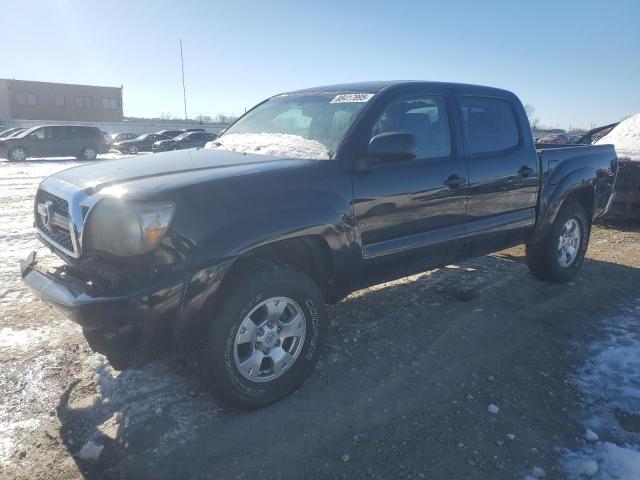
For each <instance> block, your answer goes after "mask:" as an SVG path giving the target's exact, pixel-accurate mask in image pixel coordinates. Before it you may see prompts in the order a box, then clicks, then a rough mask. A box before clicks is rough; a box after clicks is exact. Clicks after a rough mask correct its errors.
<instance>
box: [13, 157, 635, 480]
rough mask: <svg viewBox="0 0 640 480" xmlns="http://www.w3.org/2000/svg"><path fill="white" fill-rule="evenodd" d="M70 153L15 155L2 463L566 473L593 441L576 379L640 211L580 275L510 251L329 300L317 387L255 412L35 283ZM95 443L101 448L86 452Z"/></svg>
mask: <svg viewBox="0 0 640 480" xmlns="http://www.w3.org/2000/svg"><path fill="white" fill-rule="evenodd" d="M73 164H75V163H74V162H44V161H43V162H37V161H34V162H28V163H24V164H18V165H16V164H9V163H6V162H3V163H0V212H1V213H2V215H1V216H0V255H1V257H2V260H3V261H2V262H1V265H0V281H1V283H0V311H1V318H0V392H1V393H0V477H2V478H29V479H69V478H84V477H86V478H167V479H169V478H221V479H236V478H237V479H254V478H265V479H279V478H282V479H300V478H378V479H390V478H407V479H409V478H430V479H513V478H523V477H524V476H525V475H527V474H532V472H534V470H533V469H534V468H535V467H538V468H539V469H543V470H544V472H545V474H546V478H566V475H565V473H564V471H563V470H562V449H569V450H579V449H580V448H582V447H584V445H585V442H586V440H585V439H584V426H583V423H582V417H584V415H585V408H587V406H586V405H585V401H584V399H583V393H582V392H581V391H580V389H579V388H578V387H577V386H576V384H575V382H573V381H572V380H571V379H572V377H573V376H574V375H575V372H576V370H577V368H578V366H579V365H581V364H582V362H583V361H584V360H585V358H586V356H587V355H588V348H587V345H589V344H590V342H593V341H594V340H597V339H598V338H601V337H603V336H604V335H605V333H604V330H603V324H605V323H606V322H607V319H610V318H615V315H616V314H617V313H618V312H620V311H621V310H622V309H624V308H627V307H628V306H629V305H632V304H634V302H637V300H638V299H639V298H640V224H638V223H635V224H634V223H615V224H611V223H599V224H598V225H596V226H594V228H593V232H592V238H591V243H590V247H589V250H588V258H587V260H586V262H585V265H584V267H583V269H582V270H581V272H580V273H579V275H578V276H577V277H576V278H575V280H574V281H573V282H571V283H569V284H566V285H556V284H548V283H543V282H540V281H538V280H536V279H535V278H534V277H533V276H532V275H531V274H529V272H528V270H527V267H526V264H525V260H524V249H523V248H513V249H509V250H505V251H503V252H500V253H498V254H495V255H491V256H487V257H482V258H479V259H476V260H472V261H469V262H466V263H464V264H460V265H454V266H450V267H447V268H443V269H439V270H434V271H430V272H426V273H424V274H422V275H416V276H413V277H409V278H405V279H401V280H398V281H396V282H391V283H387V284H383V285H378V286H376V287H373V288H370V289H367V290H362V291H359V292H356V293H354V294H353V295H351V296H350V297H349V298H347V299H345V300H344V301H342V302H341V303H339V304H338V305H335V306H332V307H330V308H329V312H330V315H331V318H332V322H331V326H330V329H329V337H328V338H329V340H328V343H327V347H326V349H325V351H324V353H323V357H322V359H321V361H320V363H319V365H318V367H317V368H316V370H315V372H314V373H313V374H312V376H311V378H310V379H309V380H308V381H307V382H306V383H305V384H304V385H303V386H302V388H300V389H299V390H298V391H297V392H296V393H295V394H293V395H291V396H289V397H288V398H286V399H284V400H282V401H280V402H278V403H277V404H275V405H273V406H271V407H268V408H265V409H262V410H260V411H257V412H252V413H246V412H238V411H234V410H231V409H228V408H226V407H223V406H220V405H217V404H215V403H213V401H212V400H211V399H210V398H209V396H208V395H207V394H206V393H204V392H203V391H202V390H201V389H200V387H198V386H197V385H196V383H195V382H194V381H193V380H192V379H191V377H190V376H189V374H188V373H187V370H186V367H185V365H184V363H183V362H182V361H179V360H172V361H166V362H158V363H155V364H153V365H149V366H147V367H145V368H143V369H141V370H138V371H129V372H124V373H118V372H114V371H113V370H112V369H111V368H110V367H109V365H108V364H107V363H106V362H105V361H104V359H103V358H102V357H101V356H100V355H96V354H93V353H91V351H90V350H89V349H88V347H87V346H86V344H85V341H84V339H83V338H82V335H81V333H80V330H79V328H78V327H77V326H76V325H74V324H72V323H71V322H70V321H68V320H66V319H64V318H63V317H62V316H61V315H59V314H58V313H56V312H54V311H53V310H51V309H50V308H49V307H47V306H46V305H45V304H44V303H42V302H40V301H38V300H36V299H35V298H34V297H33V296H32V295H31V293H30V292H29V291H28V290H27V288H26V287H25V286H23V285H22V283H21V282H20V280H19V267H18V261H19V259H20V258H22V257H24V256H26V255H27V254H28V253H29V251H30V250H32V249H35V248H38V247H39V245H38V243H37V241H36V240H35V239H34V238H33V231H32V227H31V222H32V215H33V213H32V212H33V204H32V202H33V195H34V194H35V190H36V187H37V183H38V182H39V181H40V180H41V179H42V178H43V177H44V176H46V175H48V174H51V173H53V172H55V171H57V170H60V169H62V168H65V167H68V166H71V165H73ZM639 316H640V315H639ZM637 325H638V327H640V318H638V319H637ZM491 404H493V405H495V406H497V407H498V408H499V411H498V412H497V413H491V412H489V411H488V407H489V405H491ZM627 413H628V415H630V416H628V417H624V418H627V420H628V419H629V418H630V419H631V420H629V421H628V422H627V426H628V428H627V427H625V430H626V431H627V433H628V434H629V435H630V436H631V437H630V438H631V439H632V440H634V441H635V443H636V444H640V422H637V421H636V420H638V419H640V416H638V413H640V412H627ZM634 421H636V423H634ZM605 436H606V435H605ZM605 439H606V438H605ZM609 440H611V441H615V440H616V439H615V438H610V439H609ZM88 441H92V442H94V443H95V445H99V446H102V447H103V449H102V451H101V453H100V455H99V457H98V459H97V460H83V459H82V458H80V457H79V456H78V453H79V451H80V450H81V448H82V447H83V446H84V445H85V444H86V443H87V442H88ZM537 472H538V474H540V473H539V472H540V470H538V471H537ZM534 473H535V472H534ZM607 478H608V477H607Z"/></svg>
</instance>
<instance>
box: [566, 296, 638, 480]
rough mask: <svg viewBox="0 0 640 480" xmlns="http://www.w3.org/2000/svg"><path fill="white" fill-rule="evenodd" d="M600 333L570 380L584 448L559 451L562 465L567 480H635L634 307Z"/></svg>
mask: <svg viewBox="0 0 640 480" xmlns="http://www.w3.org/2000/svg"><path fill="white" fill-rule="evenodd" d="M603 333H604V336H603V338H602V339H601V340H598V341H596V342H594V343H593V344H591V345H590V346H589V353H590V359H589V360H588V361H587V362H586V363H585V364H584V365H583V366H582V367H581V368H580V369H579V370H578V372H577V375H576V377H575V378H574V379H573V382H574V383H575V384H576V385H577V386H578V387H579V388H580V390H581V391H582V394H583V397H584V402H585V406H586V407H587V410H588V413H587V414H586V416H585V417H584V422H583V423H584V424H585V428H586V433H585V440H586V442H585V446H584V447H583V448H582V449H581V450H580V451H578V452H570V451H564V452H563V453H564V461H563V465H564V468H565V471H566V472H567V475H568V478H573V479H582V478H595V479H602V480H605V479H606V480H609V479H632V478H636V479H640V429H638V426H637V425H636V423H637V420H638V419H640V382H639V381H638V372H640V301H637V302H636V304H635V305H633V306H631V307H629V308H628V309H626V311H625V312H623V314H622V315H618V316H615V317H610V318H607V319H605V326H604V332H603ZM601 438H605V439H606V440H607V441H599V440H600V439H601ZM614 442H615V443H614Z"/></svg>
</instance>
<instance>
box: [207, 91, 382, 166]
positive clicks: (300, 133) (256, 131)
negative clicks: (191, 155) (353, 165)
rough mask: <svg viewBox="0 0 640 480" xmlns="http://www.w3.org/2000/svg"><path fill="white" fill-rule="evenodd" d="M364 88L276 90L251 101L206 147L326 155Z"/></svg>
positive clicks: (362, 101)
mask: <svg viewBox="0 0 640 480" xmlns="http://www.w3.org/2000/svg"><path fill="white" fill-rule="evenodd" d="M372 97H373V94H369V93H351V94H344V93H341V94H337V93H326V94H325V93H322V94H304V95H281V96H278V97H274V98H272V99H270V100H267V101H266V102H264V103H263V104H261V105H259V106H257V107H256V108H254V109H253V110H251V111H250V112H249V113H247V114H246V115H245V116H244V117H242V118H241V119H240V120H238V121H237V122H236V123H235V124H234V125H233V126H231V127H230V128H229V129H228V130H227V131H226V132H225V133H224V134H223V135H222V136H220V137H218V138H217V139H215V140H213V141H211V142H209V143H208V144H207V148H219V149H223V150H232V151H237V152H246V153H258V154H263V155H275V156H281V157H290V158H291V157H293V158H308V159H315V160H321V159H329V158H332V157H333V154H334V153H335V151H336V148H337V147H338V144H339V143H340V141H341V140H342V137H344V135H345V134H346V132H347V130H348V129H349V127H350V126H351V125H352V124H353V122H354V120H355V119H356V117H357V115H358V114H359V113H360V112H361V111H362V109H363V108H364V106H365V105H366V103H367V101H369V100H370V99H371V98H372Z"/></svg>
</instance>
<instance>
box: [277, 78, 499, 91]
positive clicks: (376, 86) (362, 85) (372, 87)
mask: <svg viewBox="0 0 640 480" xmlns="http://www.w3.org/2000/svg"><path fill="white" fill-rule="evenodd" d="M403 86H406V87H409V86H423V87H434V88H438V89H447V88H456V89H460V90H467V91H474V92H486V93H490V92H494V93H502V94H504V93H508V94H511V92H509V91H508V90H504V89H501V88H494V87H487V86H482V85H471V84H464V83H452V82H430V81H423V80H386V81H369V82H356V83H341V84H336V85H325V86H320V87H312V88H305V89H302V90H295V91H291V92H286V93H288V94H300V93H319V92H358V93H360V92H362V93H377V92H380V91H382V90H384V89H387V88H389V87H403Z"/></svg>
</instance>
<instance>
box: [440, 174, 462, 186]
mask: <svg viewBox="0 0 640 480" xmlns="http://www.w3.org/2000/svg"><path fill="white" fill-rule="evenodd" d="M463 183H464V178H462V177H461V176H459V175H456V174H455V173H454V174H452V175H449V178H447V179H446V180H445V181H444V184H445V185H446V186H448V187H449V188H458V187H459V186H460V185H462V184H463Z"/></svg>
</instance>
